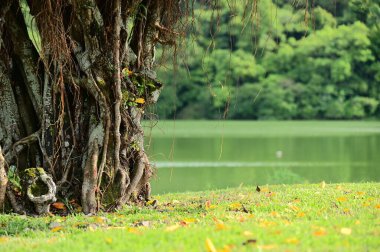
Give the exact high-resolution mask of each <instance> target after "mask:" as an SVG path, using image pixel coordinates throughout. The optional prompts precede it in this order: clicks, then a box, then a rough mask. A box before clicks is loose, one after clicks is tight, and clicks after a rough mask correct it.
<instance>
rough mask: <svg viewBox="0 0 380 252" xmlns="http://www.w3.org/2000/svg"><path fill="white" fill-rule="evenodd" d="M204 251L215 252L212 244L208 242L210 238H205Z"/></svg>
mask: <svg viewBox="0 0 380 252" xmlns="http://www.w3.org/2000/svg"><path fill="white" fill-rule="evenodd" d="M206 251H207V252H217V250H216V248H215V246H214V244H213V243H212V241H211V240H210V238H206Z"/></svg>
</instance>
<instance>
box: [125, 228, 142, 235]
mask: <svg viewBox="0 0 380 252" xmlns="http://www.w3.org/2000/svg"><path fill="white" fill-rule="evenodd" d="M128 232H129V233H132V234H141V232H140V231H139V230H138V229H137V228H128Z"/></svg>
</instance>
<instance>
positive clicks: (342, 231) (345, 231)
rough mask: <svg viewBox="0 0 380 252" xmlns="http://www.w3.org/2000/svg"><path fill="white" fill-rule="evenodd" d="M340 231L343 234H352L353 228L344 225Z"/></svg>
mask: <svg viewBox="0 0 380 252" xmlns="http://www.w3.org/2000/svg"><path fill="white" fill-rule="evenodd" d="M340 233H341V234H342V235H350V234H351V233H352V230H351V228H346V227H344V228H341V229H340Z"/></svg>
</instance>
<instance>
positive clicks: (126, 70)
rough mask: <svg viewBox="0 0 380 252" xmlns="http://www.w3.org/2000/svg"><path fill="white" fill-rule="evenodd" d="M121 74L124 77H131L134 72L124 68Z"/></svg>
mask: <svg viewBox="0 0 380 252" xmlns="http://www.w3.org/2000/svg"><path fill="white" fill-rule="evenodd" d="M121 73H122V74H123V75H124V76H130V75H132V74H133V71H131V70H129V69H128V68H124V69H123V70H122V71H121Z"/></svg>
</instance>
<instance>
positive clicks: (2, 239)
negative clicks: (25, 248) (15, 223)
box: [0, 237, 9, 243]
mask: <svg viewBox="0 0 380 252" xmlns="http://www.w3.org/2000/svg"><path fill="white" fill-rule="evenodd" d="M8 240H9V238H8V237H0V243H5V242H7V241H8Z"/></svg>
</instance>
